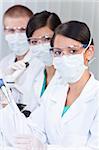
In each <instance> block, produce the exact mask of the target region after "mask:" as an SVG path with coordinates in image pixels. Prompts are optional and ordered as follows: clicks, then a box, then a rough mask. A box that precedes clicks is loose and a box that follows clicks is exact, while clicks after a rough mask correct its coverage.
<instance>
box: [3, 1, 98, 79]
mask: <svg viewBox="0 0 99 150" xmlns="http://www.w3.org/2000/svg"><path fill="white" fill-rule="evenodd" d="M20 1H21V2H20ZM14 4H23V5H26V6H28V7H29V8H30V9H32V11H33V12H34V13H35V12H40V11H42V10H49V11H53V12H55V13H57V14H58V15H59V16H60V18H61V19H62V21H63V22H66V21H68V20H71V19H72V20H80V21H84V22H86V23H87V24H88V26H89V27H90V28H91V31H92V35H93V37H94V42H95V56H96V60H95V61H94V62H93V63H92V64H91V70H92V71H93V72H94V74H95V76H96V77H97V78H98V79H99V71H98V64H99V50H98V49H99V42H98V39H99V0H9V2H8V0H1V1H0V33H1V34H0V59H1V58H3V57H4V56H5V55H7V54H8V53H9V50H8V47H7V45H6V42H5V40H4V34H3V27H2V15H3V13H4V11H5V10H6V9H7V8H8V7H10V6H12V5H14Z"/></svg>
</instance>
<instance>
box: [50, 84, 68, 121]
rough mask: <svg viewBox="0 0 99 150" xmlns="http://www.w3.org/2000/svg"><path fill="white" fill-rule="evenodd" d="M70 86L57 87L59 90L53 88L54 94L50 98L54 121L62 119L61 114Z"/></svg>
mask: <svg viewBox="0 0 99 150" xmlns="http://www.w3.org/2000/svg"><path fill="white" fill-rule="evenodd" d="M67 89H68V85H67V86H66V85H57V89H56V88H55V89H54V88H53V93H52V95H51V98H50V102H49V103H51V104H52V105H51V106H52V108H51V113H52V114H53V121H55V120H56V121H57V119H61V114H62V111H63V107H64V104H65V100H66V95H67Z"/></svg>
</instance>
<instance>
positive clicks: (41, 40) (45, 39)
mask: <svg viewBox="0 0 99 150" xmlns="http://www.w3.org/2000/svg"><path fill="white" fill-rule="evenodd" d="M51 38H52V36H51V35H45V36H42V37H38V38H33V37H31V38H29V39H28V41H29V43H30V45H38V44H41V43H42V44H43V43H48V42H50V41H51Z"/></svg>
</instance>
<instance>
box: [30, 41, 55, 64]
mask: <svg viewBox="0 0 99 150" xmlns="http://www.w3.org/2000/svg"><path fill="white" fill-rule="evenodd" d="M49 49H50V43H46V44H38V45H30V50H32V52H33V56H34V57H37V58H39V59H40V60H41V61H42V62H43V63H44V64H45V65H46V66H51V65H52V63H53V57H52V54H51V53H50V50H49Z"/></svg>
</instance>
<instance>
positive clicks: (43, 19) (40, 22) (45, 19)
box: [26, 11, 61, 38]
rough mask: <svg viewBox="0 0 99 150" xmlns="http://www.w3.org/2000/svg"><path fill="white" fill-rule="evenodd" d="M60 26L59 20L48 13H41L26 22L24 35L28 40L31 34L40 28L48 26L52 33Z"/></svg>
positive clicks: (54, 15)
mask: <svg viewBox="0 0 99 150" xmlns="http://www.w3.org/2000/svg"><path fill="white" fill-rule="evenodd" d="M59 24H61V21H60V18H59V17H58V16H57V15H56V14H55V13H51V12H48V11H42V12H40V13H36V14H34V16H32V17H31V18H30V20H29V22H28V25H27V29H26V34H27V37H28V38H30V37H31V36H32V34H33V32H34V31H35V30H37V29H39V28H41V27H44V26H48V27H49V28H50V29H51V30H52V31H54V30H55V28H56V27H57V26H58V25H59Z"/></svg>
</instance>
